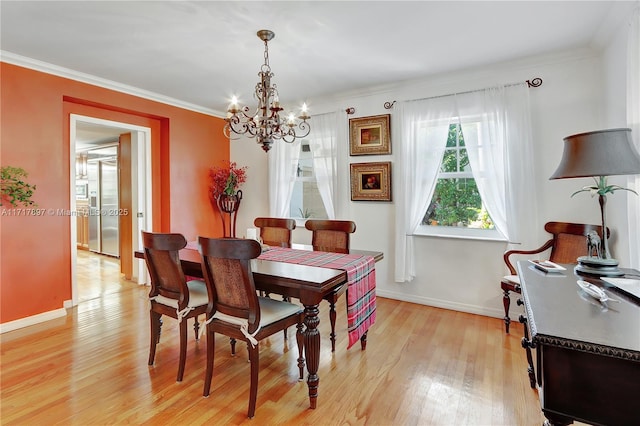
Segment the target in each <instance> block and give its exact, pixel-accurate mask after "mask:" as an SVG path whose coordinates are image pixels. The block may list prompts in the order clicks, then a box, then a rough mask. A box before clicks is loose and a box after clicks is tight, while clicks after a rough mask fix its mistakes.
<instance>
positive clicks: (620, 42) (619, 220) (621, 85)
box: [602, 25, 638, 266]
mask: <svg viewBox="0 0 640 426" xmlns="http://www.w3.org/2000/svg"><path fill="white" fill-rule="evenodd" d="M628 30H629V25H620V27H619V28H618V31H616V32H615V34H614V35H613V36H612V38H611V40H609V42H608V43H607V45H606V48H605V49H604V52H603V55H602V70H603V85H602V89H603V91H604V107H605V127H606V128H617V127H628V126H627V84H626V81H627V74H626V72H627V34H628ZM609 183H612V184H616V185H620V186H625V184H626V176H612V177H610V178H609ZM629 197H636V195H634V194H633V193H630V192H628V191H618V192H616V193H614V194H612V195H609V196H607V227H608V228H610V229H612V230H614V231H615V232H616V235H617V238H616V241H615V244H614V246H613V247H612V255H613V257H615V258H617V259H625V260H626V261H625V262H624V263H623V262H621V266H628V265H629V245H628V241H629V238H638V236H637V235H635V236H632V235H629V223H628V221H627V209H628V207H627V200H628V199H629Z"/></svg>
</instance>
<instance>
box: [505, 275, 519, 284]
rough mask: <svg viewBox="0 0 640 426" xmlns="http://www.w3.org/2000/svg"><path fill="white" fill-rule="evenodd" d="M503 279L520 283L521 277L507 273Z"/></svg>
mask: <svg viewBox="0 0 640 426" xmlns="http://www.w3.org/2000/svg"><path fill="white" fill-rule="evenodd" d="M502 281H510V282H512V283H514V284H518V285H520V277H518V276H517V275H505V276H504V277H502Z"/></svg>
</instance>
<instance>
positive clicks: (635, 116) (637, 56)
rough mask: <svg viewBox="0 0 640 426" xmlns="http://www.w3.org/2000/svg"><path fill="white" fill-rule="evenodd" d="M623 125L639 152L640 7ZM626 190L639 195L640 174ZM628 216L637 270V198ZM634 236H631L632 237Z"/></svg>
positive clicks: (633, 33) (630, 42)
mask: <svg viewBox="0 0 640 426" xmlns="http://www.w3.org/2000/svg"><path fill="white" fill-rule="evenodd" d="M627 125H628V126H629V127H630V128H631V137H632V138H633V143H634V145H635V147H636V149H637V150H638V151H640V7H639V8H636V10H635V11H634V14H633V17H632V20H631V28H629V35H628V42H627ZM627 188H629V189H633V190H634V191H636V192H637V193H639V194H640V175H636V176H629V178H628V182H627ZM627 200H628V210H629V211H628V217H629V235H630V236H631V238H628V239H627V241H629V260H630V265H629V266H630V267H631V268H635V269H640V239H638V235H640V197H637V196H635V195H634V194H633V193H629V194H628V195H627ZM634 236H635V237H634Z"/></svg>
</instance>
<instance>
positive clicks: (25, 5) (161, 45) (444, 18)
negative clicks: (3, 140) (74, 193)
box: [0, 0, 638, 114]
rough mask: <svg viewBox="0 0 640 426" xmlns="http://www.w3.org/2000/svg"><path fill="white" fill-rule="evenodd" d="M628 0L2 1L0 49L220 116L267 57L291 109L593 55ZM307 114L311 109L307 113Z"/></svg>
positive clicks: (247, 96) (248, 90)
mask: <svg viewBox="0 0 640 426" xmlns="http://www.w3.org/2000/svg"><path fill="white" fill-rule="evenodd" d="M637 6H638V1H631V2H622V1H605V2H603V1H549V2H544V1H530V2H528V1H510V2H509V1H500V2H485V1H473V2H464V1H446V2H439V1H411V2H404V1H367V2H364V1H350V2H345V1H342V2H338V1H295V2H293V1H291V2H280V1H262V2H246V1H234V2H230V1H140V2H132V1H127V2H119V1H108V2H101V1H84V2H75V1H68V2H59V1H44V2H35V1H6V0H2V1H1V2H0V24H1V25H0V31H1V33H0V35H1V38H0V48H1V49H2V51H3V53H4V54H5V57H6V56H10V55H7V53H9V54H11V55H19V56H23V57H27V58H32V59H36V60H39V61H43V62H46V63H49V64H53V65H56V66H59V67H64V68H68V69H71V70H75V71H79V72H82V73H86V74H89V75H92V76H96V77H100V78H102V79H107V80H111V81H114V82H118V83H121V84H125V85H128V86H133V87H135V88H139V89H143V90H146V91H149V92H153V93H156V94H159V95H162V96H165V97H170V98H174V99H176V100H179V101H181V102H185V103H189V104H193V105H196V106H199V107H200V108H203V109H207V110H213V111H216V112H219V113H220V114H222V112H223V111H224V110H225V109H226V107H227V104H228V100H229V99H230V97H231V95H232V94H236V95H238V96H239V98H240V100H241V101H245V102H250V103H251V104H253V102H252V90H253V88H254V87H255V84H256V82H257V73H258V71H259V68H260V65H261V64H262V61H263V44H262V41H260V40H259V39H258V38H257V36H256V31H257V30H260V29H263V28H266V29H270V30H273V31H274V32H275V33H276V37H275V39H274V40H273V41H271V42H270V43H269V53H270V62H271V67H272V70H273V72H274V73H275V77H274V79H273V82H275V83H277V85H278V88H279V90H280V98H281V99H280V100H281V101H282V102H283V103H284V104H285V105H286V103H287V102H289V103H290V104H291V106H290V108H292V109H295V108H297V105H293V104H294V103H296V104H298V105H299V104H301V103H302V102H303V101H306V102H308V103H310V105H311V107H312V105H313V100H314V99H319V98H322V97H323V96H327V95H330V94H341V93H350V92H354V91H359V90H363V89H365V88H367V87H375V86H380V85H385V84H391V83H393V82H400V81H404V80H412V79H421V78H426V77H428V76H430V75H435V74H441V73H447V72H453V71H458V70H463V69H466V68H474V67H479V66H483V65H488V64H492V63H497V62H502V61H508V60H515V59H519V58H523V57H528V56H532V55H541V54H546V53H550V52H555V51H564V50H568V49H574V48H585V47H586V48H589V47H591V48H599V47H601V46H602V45H603V44H604V43H605V42H606V41H607V39H608V38H609V37H610V36H611V35H612V34H613V32H614V31H615V30H616V28H617V26H619V25H622V24H623V23H624V22H625V19H626V17H627V16H628V13H629V12H630V10H631V9H632V8H633V7H637ZM311 112H312V113H313V111H311Z"/></svg>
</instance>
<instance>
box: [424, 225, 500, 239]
mask: <svg viewBox="0 0 640 426" xmlns="http://www.w3.org/2000/svg"><path fill="white" fill-rule="evenodd" d="M414 236H417V237H435V238H453V239H461V240H478V241H495V242H501V243H506V242H507V239H506V238H504V236H502V234H500V233H499V232H498V231H496V230H486V229H468V228H454V227H444V226H442V227H436V226H420V227H419V228H418V229H417V230H416V232H415V233H414Z"/></svg>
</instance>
